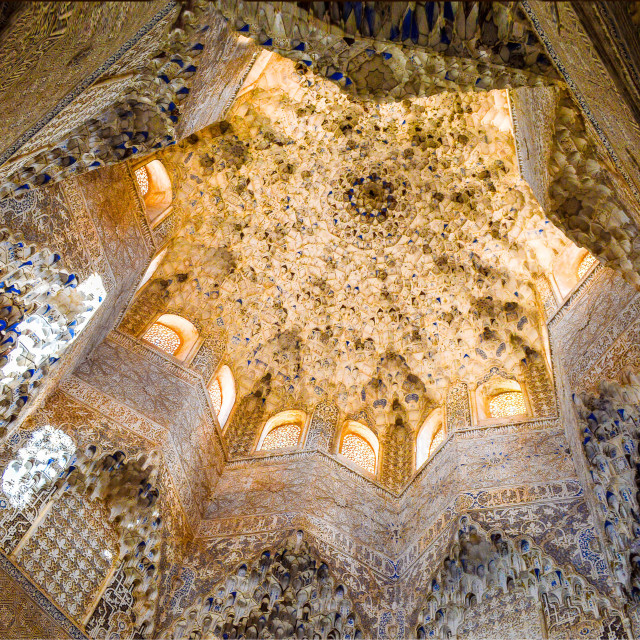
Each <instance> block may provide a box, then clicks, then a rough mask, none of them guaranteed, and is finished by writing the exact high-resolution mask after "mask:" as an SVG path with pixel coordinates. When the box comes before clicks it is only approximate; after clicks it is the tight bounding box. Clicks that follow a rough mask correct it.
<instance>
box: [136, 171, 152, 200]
mask: <svg viewBox="0 0 640 640" xmlns="http://www.w3.org/2000/svg"><path fill="white" fill-rule="evenodd" d="M136 180H137V181H138V186H139V187H140V193H141V194H142V197H143V198H144V196H146V195H147V193H148V192H149V172H148V171H147V168H146V167H141V168H140V169H137V170H136Z"/></svg>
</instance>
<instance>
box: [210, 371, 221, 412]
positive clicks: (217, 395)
mask: <svg viewBox="0 0 640 640" xmlns="http://www.w3.org/2000/svg"><path fill="white" fill-rule="evenodd" d="M209 395H210V396H211V403H212V404H213V408H214V409H215V411H216V415H217V416H219V415H220V409H222V387H221V386H220V381H219V380H218V378H215V379H214V381H213V382H212V383H211V384H210V385H209Z"/></svg>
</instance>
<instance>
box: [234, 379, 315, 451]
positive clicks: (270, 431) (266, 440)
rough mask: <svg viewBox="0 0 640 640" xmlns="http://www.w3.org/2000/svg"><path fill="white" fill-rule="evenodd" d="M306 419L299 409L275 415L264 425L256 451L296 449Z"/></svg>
mask: <svg viewBox="0 0 640 640" xmlns="http://www.w3.org/2000/svg"><path fill="white" fill-rule="evenodd" d="M223 389H224V386H223ZM306 419H307V415H306V414H305V412H304V411H300V410H299V409H287V410H286V411H281V412H280V413H277V414H276V415H275V416H273V417H272V418H269V420H267V424H265V425H264V429H263V430H262V435H261V436H260V440H259V442H258V446H257V449H258V450H260V449H265V450H269V451H271V450H274V449H290V448H291V447H297V446H298V445H299V444H300V440H301V439H302V430H303V428H304V424H305V421H306Z"/></svg>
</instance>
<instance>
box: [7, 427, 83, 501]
mask: <svg viewBox="0 0 640 640" xmlns="http://www.w3.org/2000/svg"><path fill="white" fill-rule="evenodd" d="M75 450H76V448H75V445H74V444H73V440H71V438H70V437H69V436H68V435H67V434H66V433H64V432H63V431H60V430H59V429H54V428H53V427H51V426H49V425H47V426H46V427H44V428H42V429H39V430H38V431H36V432H35V433H33V435H32V436H31V437H30V438H29V440H28V442H27V443H26V445H25V446H24V447H22V448H21V449H20V450H19V451H18V453H17V455H16V457H15V458H14V459H13V460H12V461H11V462H10V463H9V464H8V465H7V468H6V469H5V471H4V473H3V475H2V492H3V493H4V495H5V496H7V498H9V502H10V503H11V505H12V506H14V507H18V508H23V507H25V506H27V505H28V504H29V502H30V501H31V499H32V498H33V496H34V495H35V493H36V492H37V491H38V490H39V489H41V488H42V487H43V486H44V485H45V484H49V483H51V482H53V481H54V480H55V479H56V478H58V477H59V476H60V474H61V473H62V472H63V471H64V470H65V469H66V468H67V466H68V465H69V463H70V462H71V458H72V456H73V454H74V452H75Z"/></svg>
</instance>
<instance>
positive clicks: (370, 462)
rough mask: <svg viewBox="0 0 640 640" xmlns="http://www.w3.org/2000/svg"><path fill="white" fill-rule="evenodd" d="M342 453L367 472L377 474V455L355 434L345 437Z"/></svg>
mask: <svg viewBox="0 0 640 640" xmlns="http://www.w3.org/2000/svg"><path fill="white" fill-rule="evenodd" d="M340 453H341V454H342V455H343V456H344V457H345V458H349V460H351V461H352V462H355V463H356V464H357V465H360V466H361V467H362V468H363V469H364V470H365V471H368V472H369V473H375V472H376V454H375V452H374V450H373V448H372V447H371V445H370V444H369V443H368V442H367V441H366V440H365V439H364V438H362V437H360V436H358V435H356V434H355V433H349V434H347V435H346V436H345V437H344V440H343V441H342V449H341V450H340Z"/></svg>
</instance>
